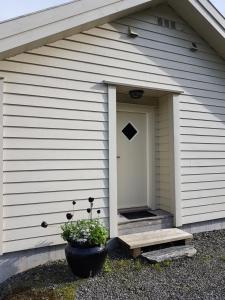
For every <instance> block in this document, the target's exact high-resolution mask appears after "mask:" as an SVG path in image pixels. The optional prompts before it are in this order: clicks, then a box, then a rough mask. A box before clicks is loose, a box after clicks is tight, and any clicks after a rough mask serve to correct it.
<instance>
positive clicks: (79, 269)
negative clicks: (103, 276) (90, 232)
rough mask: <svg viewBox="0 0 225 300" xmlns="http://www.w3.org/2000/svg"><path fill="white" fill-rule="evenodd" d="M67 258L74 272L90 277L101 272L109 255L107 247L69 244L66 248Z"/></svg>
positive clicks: (78, 275)
mask: <svg viewBox="0 0 225 300" xmlns="http://www.w3.org/2000/svg"><path fill="white" fill-rule="evenodd" d="M65 254H66V260H67V262H68V265H69V266H70V268H71V270H72V272H73V274H74V275H75V276H77V277H81V278H88V277H90V276H92V277H93V276H95V275H96V274H98V273H100V272H101V270H102V268H103V265H104V262H105V259H106V255H107V249H106V248H105V247H81V246H74V245H71V244H68V245H67V246H66V248H65Z"/></svg>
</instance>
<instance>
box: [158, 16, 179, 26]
mask: <svg viewBox="0 0 225 300" xmlns="http://www.w3.org/2000/svg"><path fill="white" fill-rule="evenodd" d="M157 22H158V25H159V26H162V27H166V28H170V29H176V22H175V21H171V20H168V19H164V18H162V17H157Z"/></svg>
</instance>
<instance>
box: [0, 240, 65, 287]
mask: <svg viewBox="0 0 225 300" xmlns="http://www.w3.org/2000/svg"><path fill="white" fill-rule="evenodd" d="M64 248H65V246H64V245H58V246H51V243H46V242H42V243H38V244H37V245H36V246H35V248H34V249H29V250H24V251H18V252H12V253H6V254H3V255H2V256H0V283H1V282H3V281H5V280H6V279H8V278H9V277H11V276H13V275H15V274H18V273H20V272H23V271H26V270H28V269H31V268H34V267H36V266H38V265H42V264H45V263H47V262H49V261H53V260H59V259H64V257H65V255H64Z"/></svg>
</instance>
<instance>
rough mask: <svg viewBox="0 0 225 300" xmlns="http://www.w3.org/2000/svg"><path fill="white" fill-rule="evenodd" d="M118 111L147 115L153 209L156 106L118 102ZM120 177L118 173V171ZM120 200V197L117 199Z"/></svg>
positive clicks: (149, 192)
mask: <svg viewBox="0 0 225 300" xmlns="http://www.w3.org/2000/svg"><path fill="white" fill-rule="evenodd" d="M117 112H128V113H129V112H130V113H142V114H145V116H146V136H147V138H146V159H147V202H146V205H147V206H148V207H150V208H151V209H156V203H155V199H156V197H155V184H154V178H155V176H156V175H155V110H154V106H148V105H140V104H139V105H138V104H130V103H119V102H118V103H117ZM116 138H117V137H116ZM117 178H118V173H117ZM117 201H118V199H117Z"/></svg>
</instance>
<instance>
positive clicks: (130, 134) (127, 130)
mask: <svg viewBox="0 0 225 300" xmlns="http://www.w3.org/2000/svg"><path fill="white" fill-rule="evenodd" d="M122 133H123V134H124V135H125V136H126V137H127V138H128V140H129V141H131V140H132V139H133V138H134V137H135V135H137V133H138V131H137V129H136V128H135V127H134V126H133V125H132V124H131V123H128V124H127V125H126V126H125V127H124V128H123V130H122Z"/></svg>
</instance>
